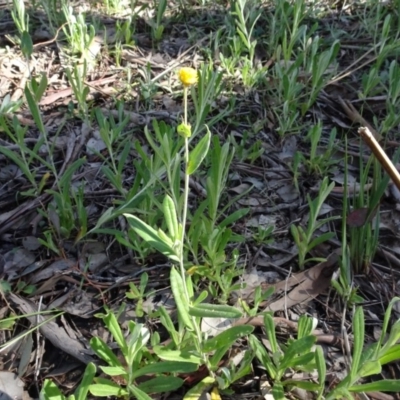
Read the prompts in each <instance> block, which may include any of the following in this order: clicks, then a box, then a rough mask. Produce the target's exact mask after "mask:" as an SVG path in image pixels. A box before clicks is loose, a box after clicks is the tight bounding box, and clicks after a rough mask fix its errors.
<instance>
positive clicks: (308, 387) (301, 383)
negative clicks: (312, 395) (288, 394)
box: [282, 379, 319, 392]
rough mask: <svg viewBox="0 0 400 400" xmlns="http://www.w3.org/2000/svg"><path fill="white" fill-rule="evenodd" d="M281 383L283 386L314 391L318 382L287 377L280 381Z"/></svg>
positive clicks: (317, 387)
mask: <svg viewBox="0 0 400 400" xmlns="http://www.w3.org/2000/svg"><path fill="white" fill-rule="evenodd" d="M282 385H284V386H295V387H298V388H301V389H304V390H308V391H310V392H311V391H314V390H318V389H319V385H318V383H312V382H306V381H299V380H296V379H288V380H285V381H282Z"/></svg>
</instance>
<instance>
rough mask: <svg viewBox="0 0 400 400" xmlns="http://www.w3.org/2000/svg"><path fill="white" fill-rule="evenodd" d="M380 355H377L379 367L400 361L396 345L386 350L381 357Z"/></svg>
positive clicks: (399, 353)
mask: <svg viewBox="0 0 400 400" xmlns="http://www.w3.org/2000/svg"><path fill="white" fill-rule="evenodd" d="M380 354H381V353H380ZM380 354H379V362H380V363H381V365H385V364H387V363H389V362H392V361H398V360H400V345H399V344H397V345H395V346H393V347H392V348H390V349H388V350H387V351H386V352H385V353H383V354H382V355H380Z"/></svg>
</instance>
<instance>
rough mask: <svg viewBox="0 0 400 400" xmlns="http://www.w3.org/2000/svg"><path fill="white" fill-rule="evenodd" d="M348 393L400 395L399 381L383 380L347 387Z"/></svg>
mask: <svg viewBox="0 0 400 400" xmlns="http://www.w3.org/2000/svg"><path fill="white" fill-rule="evenodd" d="M349 391H350V392H395V393H400V380H399V379H383V380H381V381H376V382H370V383H364V384H363V385H354V386H351V387H349Z"/></svg>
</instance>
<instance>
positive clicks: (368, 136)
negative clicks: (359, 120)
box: [358, 126, 400, 190]
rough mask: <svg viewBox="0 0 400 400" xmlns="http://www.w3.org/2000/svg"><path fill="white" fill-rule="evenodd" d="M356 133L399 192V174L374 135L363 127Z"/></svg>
mask: <svg viewBox="0 0 400 400" xmlns="http://www.w3.org/2000/svg"><path fill="white" fill-rule="evenodd" d="M358 133H359V134H360V135H361V137H362V138H363V139H364V142H365V143H367V145H368V146H369V148H370V149H371V150H372V152H373V153H374V155H375V157H376V158H377V159H378V161H379V162H380V164H381V165H382V167H383V168H384V170H385V171H386V172H387V174H388V175H389V176H390V178H391V179H392V181H393V183H394V184H395V185H396V187H397V189H399V190H400V174H399V173H398V171H397V169H396V167H395V166H394V165H393V163H392V161H391V160H390V159H389V157H388V156H387V155H386V153H385V151H384V150H383V149H382V147H381V146H380V144H379V143H378V142H377V140H376V139H375V138H374V135H373V134H372V133H371V131H370V130H369V129H368V128H367V127H365V126H363V127H361V128H359V129H358Z"/></svg>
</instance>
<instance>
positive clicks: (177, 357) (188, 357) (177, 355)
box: [153, 346, 203, 365]
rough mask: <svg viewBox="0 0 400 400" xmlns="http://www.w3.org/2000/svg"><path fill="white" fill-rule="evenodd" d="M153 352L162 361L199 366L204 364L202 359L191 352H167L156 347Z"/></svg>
mask: <svg viewBox="0 0 400 400" xmlns="http://www.w3.org/2000/svg"><path fill="white" fill-rule="evenodd" d="M153 350H154V353H156V354H157V355H158V357H160V358H161V360H165V361H176V362H183V363H191V364H197V365H201V364H203V359H202V358H200V357H197V356H195V355H193V354H191V353H189V352H185V351H180V350H166V349H165V348H164V347H161V346H154V348H153Z"/></svg>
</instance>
